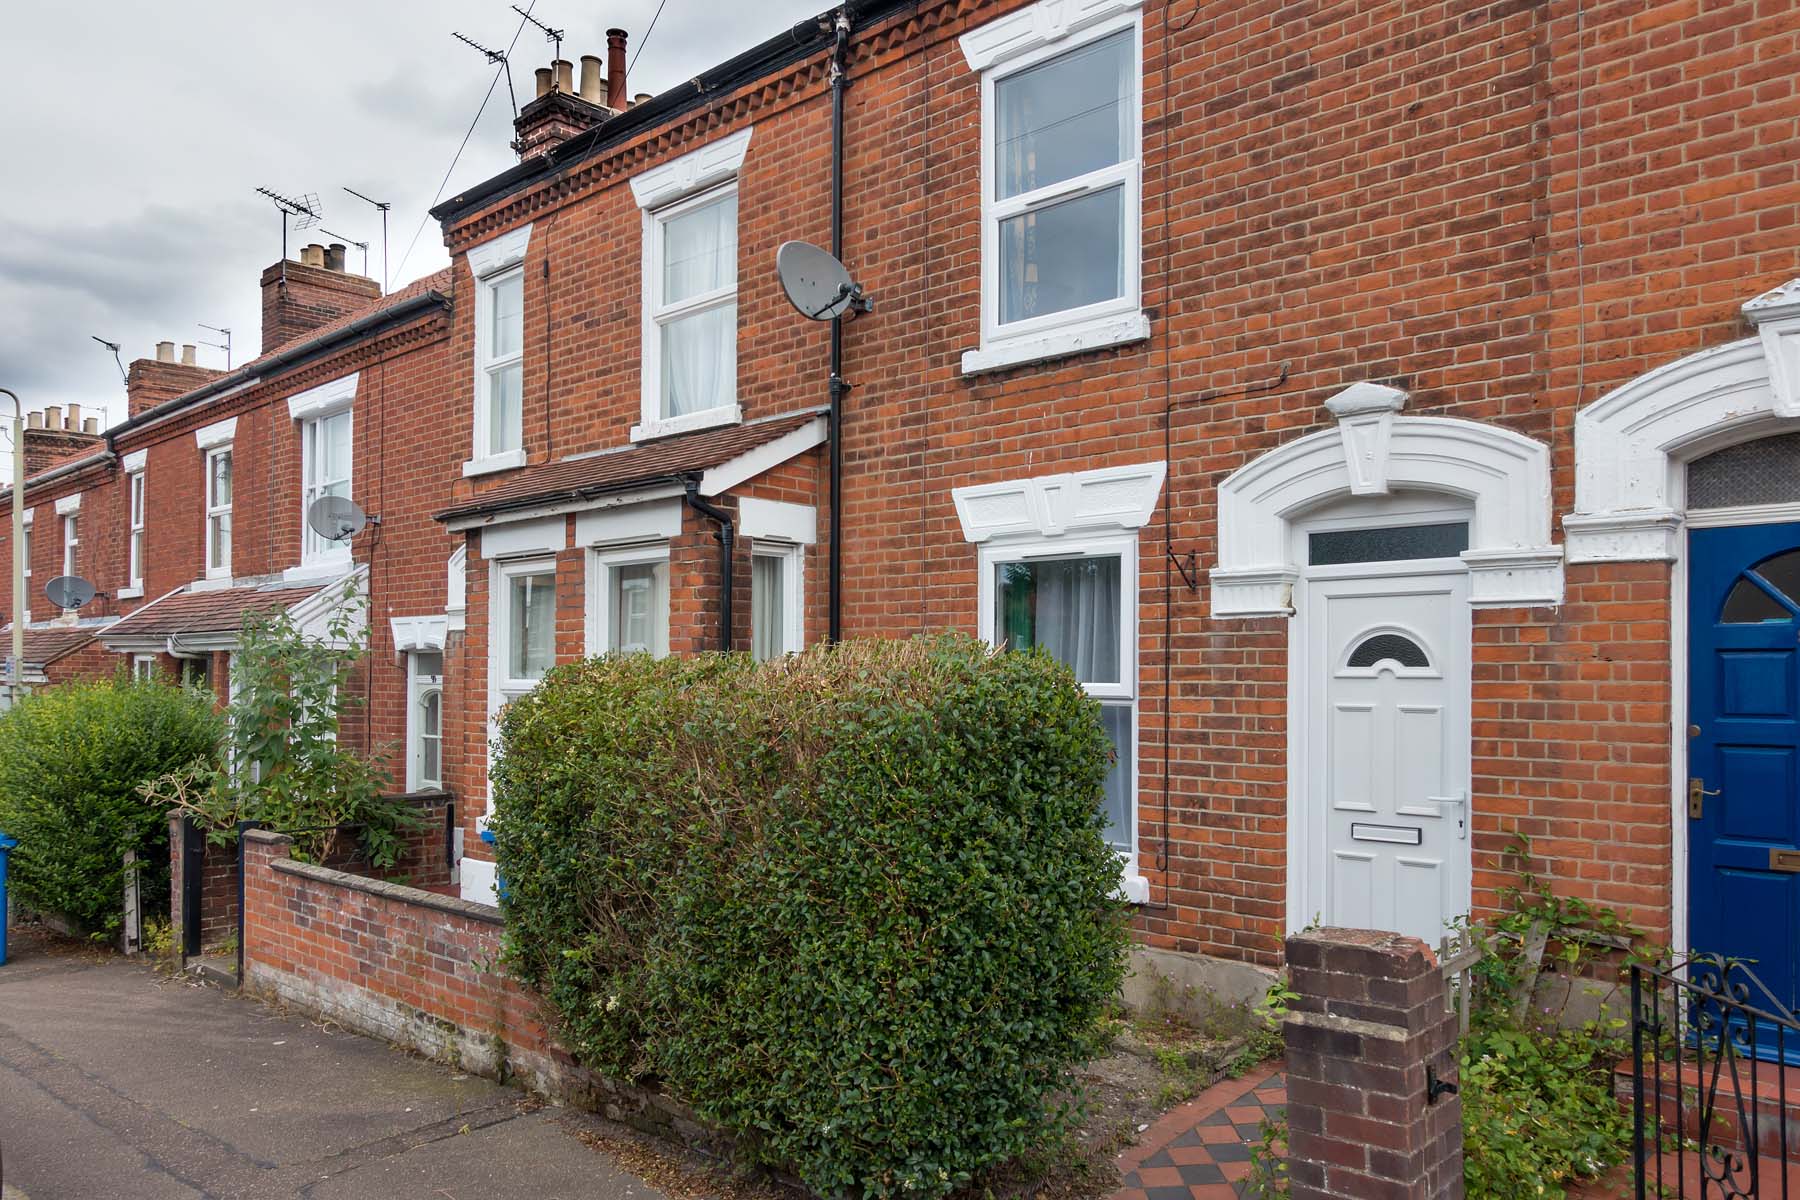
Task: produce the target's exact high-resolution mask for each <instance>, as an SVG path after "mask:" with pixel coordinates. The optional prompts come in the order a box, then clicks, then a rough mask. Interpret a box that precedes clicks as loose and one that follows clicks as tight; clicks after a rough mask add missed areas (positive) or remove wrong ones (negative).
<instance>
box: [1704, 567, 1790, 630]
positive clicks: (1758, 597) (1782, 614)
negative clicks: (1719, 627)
mask: <svg viewBox="0 0 1800 1200" xmlns="http://www.w3.org/2000/svg"><path fill="white" fill-rule="evenodd" d="M1784 598H1785V599H1786V601H1787V603H1786V604H1783V603H1782V599H1784ZM1795 609H1800V550H1787V551H1784V552H1782V553H1780V554H1777V555H1775V556H1774V557H1773V558H1765V559H1764V560H1763V561H1761V562H1759V563H1757V564H1756V565H1755V566H1754V567H1752V568H1750V570H1748V571H1746V572H1744V574H1743V577H1742V578H1740V579H1739V580H1738V581H1737V583H1735V584H1734V585H1732V588H1731V592H1730V594H1729V595H1727V596H1726V597H1725V611H1724V612H1723V613H1721V614H1720V619H1721V620H1723V621H1724V622H1725V624H1727V625H1757V624H1760V623H1762V622H1764V621H1792V620H1793V619H1794V611H1795Z"/></svg>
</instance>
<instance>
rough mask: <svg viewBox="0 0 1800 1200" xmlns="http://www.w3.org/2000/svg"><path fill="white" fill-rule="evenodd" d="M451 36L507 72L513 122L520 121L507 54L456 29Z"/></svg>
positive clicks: (451, 32) (507, 92) (517, 98)
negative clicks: (492, 48)
mask: <svg viewBox="0 0 1800 1200" xmlns="http://www.w3.org/2000/svg"><path fill="white" fill-rule="evenodd" d="M514 11H517V10H514ZM450 36H451V37H453V38H455V39H456V40H457V41H459V42H461V43H462V44H463V45H465V46H468V47H470V48H471V49H474V50H479V51H480V52H481V53H482V54H484V55H486V56H487V60H488V62H489V64H490V65H494V66H498V67H499V68H500V69H501V70H502V71H504V72H506V94H507V95H508V96H509V97H511V98H512V110H513V120H515V121H516V120H518V119H519V94H518V93H517V92H515V91H513V81H512V63H511V61H510V60H508V59H507V57H506V52H505V51H504V50H490V49H488V47H486V46H484V45H482V44H481V43H480V42H478V41H476V40H475V39H474V38H472V37H469V36H467V35H466V34H461V33H458V32H456V30H454V29H452V30H451V31H450ZM559 45H560V43H559ZM557 57H559V58H560V57H562V56H561V55H560V54H558V55H557Z"/></svg>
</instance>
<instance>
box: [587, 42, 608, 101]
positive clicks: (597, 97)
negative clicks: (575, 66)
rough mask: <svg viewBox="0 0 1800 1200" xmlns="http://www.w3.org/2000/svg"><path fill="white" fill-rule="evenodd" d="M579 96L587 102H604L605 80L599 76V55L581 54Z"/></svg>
mask: <svg viewBox="0 0 1800 1200" xmlns="http://www.w3.org/2000/svg"><path fill="white" fill-rule="evenodd" d="M581 98H582V99H583V100H586V101H587V102H588V103H589V104H605V103H606V80H604V79H602V78H601V77H600V56H599V55H598V54H584V55H582V56H581Z"/></svg>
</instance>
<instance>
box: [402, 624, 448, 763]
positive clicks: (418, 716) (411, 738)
mask: <svg viewBox="0 0 1800 1200" xmlns="http://www.w3.org/2000/svg"><path fill="white" fill-rule="evenodd" d="M443 653H444V652H443V651H442V650H441V649H433V650H414V651H411V652H409V653H408V654H407V656H406V790H407V791H409V792H419V791H424V790H425V789H427V788H435V789H439V790H442V788H443V786H444V676H443V674H442V673H441V672H440V673H439V674H437V675H426V674H423V673H422V672H421V671H420V670H419V656H420V655H421V654H436V655H438V656H439V658H440V660H441V659H442V657H443ZM434 693H435V694H436V696H437V698H438V731H437V733H436V734H434V735H427V734H426V733H425V724H424V712H423V708H424V704H425V698H426V697H427V696H428V695H431V694H434ZM427 736H435V737H436V738H437V743H438V777H437V778H436V779H427V778H426V777H425V738H426V737H427Z"/></svg>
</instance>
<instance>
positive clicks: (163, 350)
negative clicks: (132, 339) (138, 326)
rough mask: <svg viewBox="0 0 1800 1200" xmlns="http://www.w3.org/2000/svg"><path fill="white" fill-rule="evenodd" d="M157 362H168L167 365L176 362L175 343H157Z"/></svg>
mask: <svg viewBox="0 0 1800 1200" xmlns="http://www.w3.org/2000/svg"><path fill="white" fill-rule="evenodd" d="M156 361H157V362H166V363H172V362H174V361H175V343H174V342H158V343H156Z"/></svg>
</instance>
